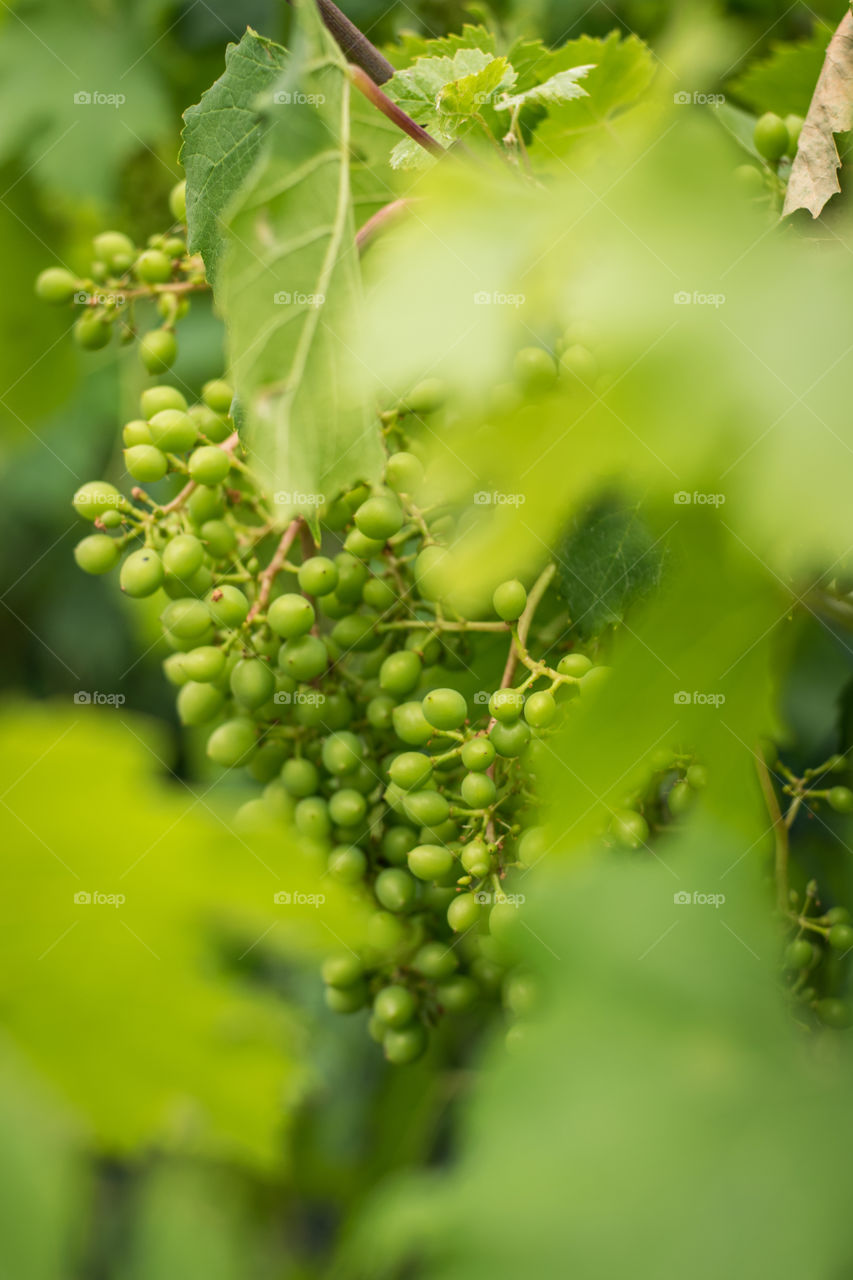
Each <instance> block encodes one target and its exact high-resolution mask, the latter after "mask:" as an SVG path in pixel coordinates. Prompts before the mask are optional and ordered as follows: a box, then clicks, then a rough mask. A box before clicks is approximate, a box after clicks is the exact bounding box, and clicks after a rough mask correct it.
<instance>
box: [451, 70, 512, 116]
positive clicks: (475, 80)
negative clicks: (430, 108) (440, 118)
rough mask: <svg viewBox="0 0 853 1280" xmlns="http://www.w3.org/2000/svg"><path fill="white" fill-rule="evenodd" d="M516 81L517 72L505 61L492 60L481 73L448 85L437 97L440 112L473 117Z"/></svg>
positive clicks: (475, 73) (477, 72)
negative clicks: (500, 91)
mask: <svg viewBox="0 0 853 1280" xmlns="http://www.w3.org/2000/svg"><path fill="white" fill-rule="evenodd" d="M514 82H515V72H514V70H513V69H512V67H511V66H510V65H509V63H508V62H507V60H506V58H493V59H492V61H491V62H490V63H489V64H488V66H486V67H483V69H482V71H476V72H474V73H473V74H472V75H469V76H463V77H462V78H461V79H460V80H453V81H452V82H451V83H450V84H446V85H445V86H444V88H443V89H442V90H441V92H440V93H439V95H438V103H437V105H438V110H439V112H440V114H441V115H455V116H472V115H474V113H475V112H476V111H479V110H480V108H481V107H482V106H483V105H484V104H485V103H487V102H490V101H491V100H492V98H493V97H494V95H495V94H496V93H497V91H498V90H499V89H507V88H510V87H511V86H512V85H513V84H514Z"/></svg>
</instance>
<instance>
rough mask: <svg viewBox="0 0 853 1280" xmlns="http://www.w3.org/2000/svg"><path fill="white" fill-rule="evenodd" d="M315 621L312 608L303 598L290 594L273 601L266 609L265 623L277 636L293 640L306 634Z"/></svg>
mask: <svg viewBox="0 0 853 1280" xmlns="http://www.w3.org/2000/svg"><path fill="white" fill-rule="evenodd" d="M315 620H316V614H315V613H314V606H313V605H312V604H311V601H310V600H306V599H305V597H304V596H298V595H296V594H295V593H291V594H288V595H284V596H279V597H278V598H277V599H276V600H273V602H272V604H271V605H270V606H269V608H268V609H267V622H268V623H269V625H270V627H271V628H272V630H273V631H274V632H275V633H276V635H277V636H282V637H284V639H286V640H293V639H295V638H296V637H297V636H302V635H305V634H307V632H309V631H310V630H311V628H312V627H313V625H314V622H315Z"/></svg>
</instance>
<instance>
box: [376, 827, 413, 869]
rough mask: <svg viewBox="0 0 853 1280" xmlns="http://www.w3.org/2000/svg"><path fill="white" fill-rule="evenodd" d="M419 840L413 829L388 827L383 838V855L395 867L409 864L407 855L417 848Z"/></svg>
mask: <svg viewBox="0 0 853 1280" xmlns="http://www.w3.org/2000/svg"><path fill="white" fill-rule="evenodd" d="M417 841H418V838H417V836H416V834H415V832H414V831H413V830H412V828H411V827H388V828H387V829H386V830H385V832H384V834H383V836H382V846H381V847H382V854H383V857H385V858H387V859H388V861H389V862H391V863H393V864H394V865H395V866H402V865H403V864H404V863H406V862H407V857H406V855H407V854H408V853H409V852H410V851H411V850H412V849H413V848H414V847H415V845H416V844H417Z"/></svg>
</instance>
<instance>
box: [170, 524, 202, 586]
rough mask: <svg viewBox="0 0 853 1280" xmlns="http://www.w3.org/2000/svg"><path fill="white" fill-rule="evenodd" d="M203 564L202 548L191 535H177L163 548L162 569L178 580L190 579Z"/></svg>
mask: <svg viewBox="0 0 853 1280" xmlns="http://www.w3.org/2000/svg"><path fill="white" fill-rule="evenodd" d="M203 563H204V547H203V546H202V545H201V543H200V542H199V540H198V538H196V537H195V535H194V534H192V533H179V534H178V535H177V536H176V537H174V538H170V539H169V541H168V542H167V543H166V545H165V547H164V548H163V567H164V568H165V570H166V572H167V573H172V574H174V575H175V577H178V578H191V577H192V575H193V574H194V573H195V572H196V570H197V569H200V568H201V566H202V564H203Z"/></svg>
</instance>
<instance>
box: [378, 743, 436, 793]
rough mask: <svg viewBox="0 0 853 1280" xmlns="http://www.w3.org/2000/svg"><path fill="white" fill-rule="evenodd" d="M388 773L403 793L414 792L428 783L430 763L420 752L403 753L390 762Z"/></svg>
mask: <svg viewBox="0 0 853 1280" xmlns="http://www.w3.org/2000/svg"><path fill="white" fill-rule="evenodd" d="M388 773H389V775H390V777H391V781H392V782H396V784H397V786H398V787H402V788H403V790H404V791H414V790H416V789H417V788H418V787H422V786H423V785H424V783H426V782H428V781H429V778H430V776H431V775H432V761H431V760H430V758H429V756H425V755H423V754H422V753H421V752H420V751H403V752H402V753H401V754H400V755H398V756H395V758H394V759H393V760H392V762H391V765H390V768H389V770H388Z"/></svg>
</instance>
